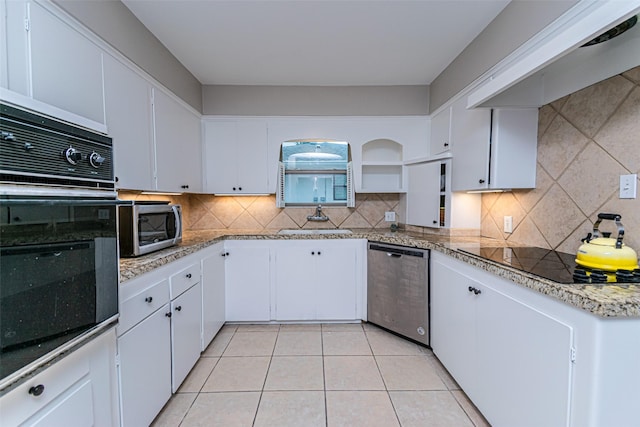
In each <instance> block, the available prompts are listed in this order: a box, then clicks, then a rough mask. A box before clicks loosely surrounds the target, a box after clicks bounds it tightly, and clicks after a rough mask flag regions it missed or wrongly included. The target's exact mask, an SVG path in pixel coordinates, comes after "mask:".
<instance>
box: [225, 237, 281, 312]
mask: <svg viewBox="0 0 640 427" xmlns="http://www.w3.org/2000/svg"><path fill="white" fill-rule="evenodd" d="M225 252H226V253H228V254H229V255H227V256H226V257H225V282H226V284H225V311H226V320H227V321H230V322H233V321H269V320H271V288H270V283H271V282H270V258H269V257H270V251H269V247H268V246H266V245H264V246H263V245H255V246H254V244H253V243H252V242H251V241H233V242H225Z"/></svg>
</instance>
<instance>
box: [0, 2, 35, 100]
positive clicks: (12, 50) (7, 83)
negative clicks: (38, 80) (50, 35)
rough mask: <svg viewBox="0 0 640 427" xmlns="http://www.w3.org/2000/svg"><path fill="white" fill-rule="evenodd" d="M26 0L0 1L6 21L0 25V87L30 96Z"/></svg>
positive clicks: (0, 10)
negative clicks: (0, 39) (1, 40)
mask: <svg viewBox="0 0 640 427" xmlns="http://www.w3.org/2000/svg"><path fill="white" fill-rule="evenodd" d="M26 3H27V2H26V1H25V0H20V1H18V0H14V1H8V0H3V1H0V13H2V16H3V17H6V19H2V23H1V24H0V31H2V33H0V35H2V36H4V37H3V40H4V41H5V42H4V43H0V44H1V45H2V47H0V67H1V68H0V86H2V87H5V88H7V89H10V90H12V91H13V92H17V93H19V94H21V95H24V96H30V79H29V68H28V67H29V38H28V33H27V30H26V29H25V26H24V23H25V19H27V6H26Z"/></svg>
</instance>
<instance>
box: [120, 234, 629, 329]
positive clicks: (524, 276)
mask: <svg viewBox="0 0 640 427" xmlns="http://www.w3.org/2000/svg"><path fill="white" fill-rule="evenodd" d="M302 239H367V240H370V241H376V242H382V243H390V244H397V245H403V246H413V247H417V248H422V249H431V250H436V251H439V252H441V253H444V254H445V255H449V256H451V257H453V258H455V259H458V260H460V261H462V262H466V263H467V264H470V265H473V266H476V267H478V268H481V269H483V270H485V271H488V272H490V273H492V274H495V275H496V276H499V277H502V278H504V279H507V280H510V281H512V282H514V283H515V284H517V285H520V286H524V287H527V288H529V289H532V290H535V291H537V292H540V293H541V294H544V295H548V296H549V297H551V298H554V299H557V300H560V301H563V302H565V303H567V304H570V305H573V306H575V307H577V308H580V309H583V310H585V311H587V312H589V313H592V314H594V315H597V316H600V317H640V285H637V284H615V285H614V284H605V285H591V284H561V283H557V282H554V281H551V280H548V279H544V278H541V277H538V276H535V275H532V274H529V273H525V272H523V271H520V270H517V269H514V268H510V267H508V266H505V265H502V264H498V263H496V262H493V261H490V260H486V259H484V258H480V257H478V256H475V255H472V254H469V253H466V252H465V253H463V252H460V251H459V250H458V249H465V248H472V247H475V246H478V245H482V246H493V245H495V246H496V247H500V246H504V245H505V243H504V242H503V241H499V240H495V239H490V238H484V237H471V236H439V235H432V234H419V233H411V232H404V231H397V232H391V231H385V230H380V229H364V230H357V229H354V230H353V234H278V232H277V230H274V231H266V232H265V231H260V232H256V231H253V230H233V231H231V230H207V231H198V232H195V231H191V232H186V233H185V235H184V236H183V241H182V243H181V244H180V245H178V246H174V247H172V248H168V249H164V250H161V251H158V252H154V253H152V254H149V255H145V256H142V257H138V258H124V259H121V260H120V282H121V283H123V282H126V281H127V280H131V279H133V278H135V277H137V276H139V275H141V274H144V273H146V272H148V271H151V270H153V269H155V268H158V267H160V266H162V265H164V264H168V263H170V262H172V261H174V260H176V259H179V258H182V257H184V256H186V255H189V254H191V253H194V252H197V251H199V250H201V249H204V248H206V247H207V246H210V245H213V244H215V243H217V242H220V241H224V240H302Z"/></svg>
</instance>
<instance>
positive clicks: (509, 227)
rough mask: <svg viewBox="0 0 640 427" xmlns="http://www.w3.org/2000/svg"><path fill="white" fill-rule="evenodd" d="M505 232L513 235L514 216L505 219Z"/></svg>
mask: <svg viewBox="0 0 640 427" xmlns="http://www.w3.org/2000/svg"><path fill="white" fill-rule="evenodd" d="M504 232H505V233H513V217H512V216H505V217H504Z"/></svg>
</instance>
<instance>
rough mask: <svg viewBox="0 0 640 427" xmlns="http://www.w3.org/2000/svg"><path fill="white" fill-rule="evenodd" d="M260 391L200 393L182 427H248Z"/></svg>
mask: <svg viewBox="0 0 640 427" xmlns="http://www.w3.org/2000/svg"><path fill="white" fill-rule="evenodd" d="M259 401H260V393H257V392H254V393H200V394H199V395H198V398H197V399H196V400H195V402H194V403H193V406H192V407H191V409H190V410H189V413H188V414H187V416H186V417H185V419H184V421H183V422H182V424H180V427H248V426H251V424H252V423H253V420H254V418H255V415H256V410H257V409H258V402H259Z"/></svg>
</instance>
